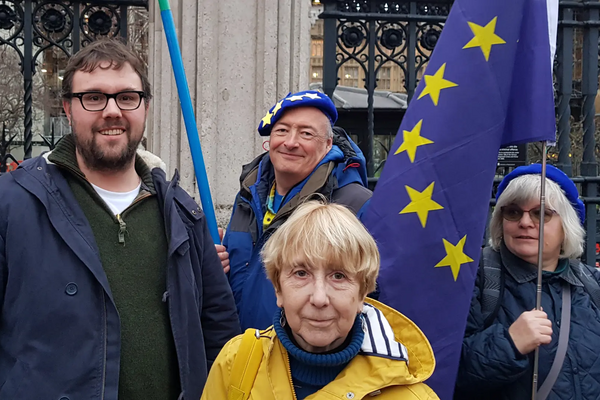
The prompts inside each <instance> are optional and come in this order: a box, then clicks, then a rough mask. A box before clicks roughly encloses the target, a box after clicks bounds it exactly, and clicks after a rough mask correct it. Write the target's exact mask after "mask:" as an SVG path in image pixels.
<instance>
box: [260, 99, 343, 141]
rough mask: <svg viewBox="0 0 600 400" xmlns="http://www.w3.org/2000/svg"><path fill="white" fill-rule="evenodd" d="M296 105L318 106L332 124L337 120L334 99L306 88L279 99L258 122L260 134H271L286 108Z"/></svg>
mask: <svg viewBox="0 0 600 400" xmlns="http://www.w3.org/2000/svg"><path fill="white" fill-rule="evenodd" d="M295 107H315V108H318V109H319V110H321V111H322V112H323V114H325V115H326V116H327V118H329V121H331V125H333V124H335V121H337V118H338V113H337V110H336V108H335V105H334V104H333V101H331V99H330V98H329V97H328V96H327V95H326V94H325V93H321V92H317V91H316V90H305V91H303V92H298V93H294V94H291V93H290V94H288V95H287V96H286V97H284V98H283V99H281V100H279V101H278V102H277V104H275V105H274V106H273V107H271V109H270V110H269V111H268V112H267V115H265V117H264V118H263V119H262V120H261V121H260V123H259V124H258V133H259V134H260V136H269V135H270V134H271V128H272V127H273V125H274V124H275V123H276V122H277V120H279V118H281V116H282V115H283V113H284V112H285V110H289V109H290V108H295Z"/></svg>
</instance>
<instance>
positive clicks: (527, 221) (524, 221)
mask: <svg viewBox="0 0 600 400" xmlns="http://www.w3.org/2000/svg"><path fill="white" fill-rule="evenodd" d="M519 225H521V226H522V227H531V226H535V223H534V222H533V220H532V219H531V214H529V212H524V213H523V216H522V217H521V219H520V220H519Z"/></svg>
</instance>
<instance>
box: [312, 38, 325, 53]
mask: <svg viewBox="0 0 600 400" xmlns="http://www.w3.org/2000/svg"><path fill="white" fill-rule="evenodd" d="M311 50H312V51H311V57H323V41H322V40H315V39H313V41H312V46H311Z"/></svg>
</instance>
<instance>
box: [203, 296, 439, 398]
mask: <svg viewBox="0 0 600 400" xmlns="http://www.w3.org/2000/svg"><path fill="white" fill-rule="evenodd" d="M367 303H369V304H371V305H373V306H374V307H375V308H376V309H377V310H379V311H380V312H381V313H380V315H383V317H384V318H385V319H386V320H387V321H388V322H389V325H390V326H391V328H392V330H393V335H394V337H395V340H396V341H397V342H399V343H402V344H403V345H404V347H405V350H406V353H407V355H408V365H407V363H406V362H405V361H401V360H397V359H390V358H384V357H381V356H378V355H365V354H364V353H363V352H361V353H359V354H358V355H357V356H355V357H354V358H353V359H352V360H351V361H350V363H349V364H348V365H347V366H346V368H344V370H343V371H342V372H341V373H340V374H339V375H338V376H337V377H336V379H335V380H333V381H332V382H330V383H329V384H328V385H327V386H325V387H323V388H322V389H321V390H319V391H318V392H316V393H314V394H312V395H311V396H309V397H307V398H306V400H313V399H332V400H333V399H338V400H348V399H350V400H358V399H373V400H386V399H387V400H392V399H393V400H413V399H415V400H416V399H419V400H435V399H438V396H437V395H436V394H435V393H434V392H433V390H431V389H430V388H429V387H428V386H427V385H425V384H424V383H423V381H424V380H426V379H427V378H429V377H430V376H431V374H432V373H433V370H434V368H435V358H434V356H433V350H432V349H431V346H430V345H429V341H428V340H427V338H426V337H425V335H424V334H423V332H421V330H420V329H419V328H418V327H417V326H416V325H415V324H414V323H413V322H412V321H411V320H409V319H408V318H406V317H405V316H404V315H402V314H400V313H399V312H398V311H396V310H394V309H392V308H390V307H387V306H386V305H384V304H382V303H379V302H377V301H374V300H371V299H367ZM261 337H262V339H261V341H262V346H263V358H262V362H261V364H260V367H259V369H258V373H257V375H256V379H255V381H254V386H253V388H252V391H251V392H250V399H251V400H288V399H289V400H292V399H296V395H295V393H294V390H293V386H292V377H291V373H290V366H289V365H290V364H289V359H288V354H287V351H286V350H285V348H284V347H283V345H282V344H281V342H280V341H279V340H278V339H277V335H276V334H275V330H274V329H267V330H265V331H262V332H261ZM365 337H367V335H365ZM241 338H242V335H239V336H237V337H235V338H233V339H231V340H230V341H229V342H228V343H227V344H226V345H225V347H223V350H221V352H220V353H219V356H218V357H217V359H216V361H215V362H214V364H213V366H212V368H211V370H210V374H209V376H208V381H207V382H206V386H205V388H204V393H203V394H202V400H226V399H227V396H228V390H229V385H230V372H231V368H232V365H233V362H234V360H235V357H236V354H237V352H238V349H239V347H240V343H241ZM371 396H372V397H371Z"/></svg>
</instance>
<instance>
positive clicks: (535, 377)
mask: <svg viewBox="0 0 600 400" xmlns="http://www.w3.org/2000/svg"><path fill="white" fill-rule="evenodd" d="M547 150H548V149H547V143H546V142H545V141H544V142H542V173H541V179H542V181H541V183H540V232H539V234H538V238H539V240H538V265H537V267H538V268H537V292H536V298H535V309H536V310H541V309H542V272H543V271H542V263H543V260H544V211H545V209H546V153H547ZM539 362H540V348H539V346H538V347H536V349H535V353H534V357H533V386H532V394H531V398H532V400H536V398H537V390H538V370H539Z"/></svg>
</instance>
